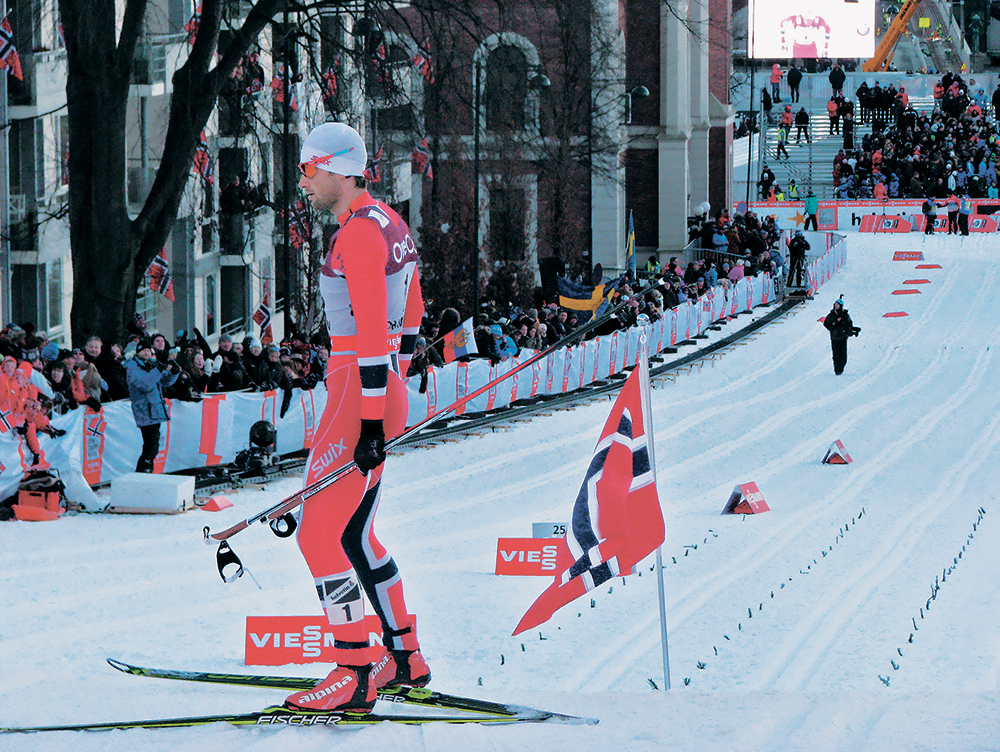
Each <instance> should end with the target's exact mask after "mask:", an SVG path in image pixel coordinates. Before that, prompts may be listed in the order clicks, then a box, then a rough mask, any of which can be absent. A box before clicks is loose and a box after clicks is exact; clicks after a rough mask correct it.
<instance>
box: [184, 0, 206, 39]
mask: <svg viewBox="0 0 1000 752" xmlns="http://www.w3.org/2000/svg"><path fill="white" fill-rule="evenodd" d="M201 6H202V4H201V3H198V7H197V8H195V9H194V14H193V15H192V16H191V18H189V19H188V22H187V23H186V24H184V31H186V32H187V33H188V44H194V40H195V37H197V36H198V28H199V27H200V26H201Z"/></svg>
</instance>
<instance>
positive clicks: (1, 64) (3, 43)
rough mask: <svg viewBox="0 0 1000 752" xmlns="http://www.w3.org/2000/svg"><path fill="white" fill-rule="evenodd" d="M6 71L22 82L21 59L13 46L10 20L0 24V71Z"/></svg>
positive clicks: (5, 18)
mask: <svg viewBox="0 0 1000 752" xmlns="http://www.w3.org/2000/svg"><path fill="white" fill-rule="evenodd" d="M5 69H6V70H8V71H10V74H11V75H12V76H13V77H14V78H16V79H17V80H18V81H23V80H24V73H22V72H21V58H20V56H19V55H18V54H17V48H16V47H15V46H14V32H13V31H12V30H11V28H10V18H9V17H4V19H3V21H2V22H0V70H5Z"/></svg>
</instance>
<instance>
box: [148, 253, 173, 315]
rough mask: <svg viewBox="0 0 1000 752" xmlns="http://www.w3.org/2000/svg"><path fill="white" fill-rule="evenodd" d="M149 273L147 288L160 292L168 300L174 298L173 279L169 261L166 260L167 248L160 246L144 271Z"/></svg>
mask: <svg viewBox="0 0 1000 752" xmlns="http://www.w3.org/2000/svg"><path fill="white" fill-rule="evenodd" d="M146 273H147V274H148V275H149V289H150V290H152V291H153V292H158V293H160V294H161V295H162V296H163V297H165V298H166V299H167V300H169V301H171V302H172V301H173V299H174V281H173V279H171V277H170V262H169V261H167V249H166V248H161V249H160V252H159V254H158V255H157V256H156V258H154V259H153V263H151V264H150V265H149V270H148V271H147V272H146Z"/></svg>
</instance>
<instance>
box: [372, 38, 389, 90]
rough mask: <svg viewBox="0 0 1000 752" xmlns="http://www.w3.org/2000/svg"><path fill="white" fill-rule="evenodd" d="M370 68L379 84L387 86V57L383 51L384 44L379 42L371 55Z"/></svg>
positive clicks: (384, 50)
mask: <svg viewBox="0 0 1000 752" xmlns="http://www.w3.org/2000/svg"><path fill="white" fill-rule="evenodd" d="M371 62H372V68H374V69H375V72H376V73H377V74H378V80H379V83H381V84H382V85H383V86H388V85H389V55H388V53H387V52H386V49H385V42H379V45H378V47H376V48H375V54H374V55H372V61H371Z"/></svg>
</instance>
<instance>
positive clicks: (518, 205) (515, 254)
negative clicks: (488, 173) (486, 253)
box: [488, 186, 527, 261]
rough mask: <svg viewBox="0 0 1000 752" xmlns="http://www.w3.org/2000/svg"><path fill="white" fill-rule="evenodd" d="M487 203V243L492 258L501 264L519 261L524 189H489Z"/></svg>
mask: <svg viewBox="0 0 1000 752" xmlns="http://www.w3.org/2000/svg"><path fill="white" fill-rule="evenodd" d="M489 202H490V203H489V207H490V226H489V235H488V243H489V248H490V252H491V254H492V256H493V257H494V258H495V259H497V260H502V261H523V260H524V257H525V251H526V250H527V240H526V237H527V232H526V231H527V203H526V199H525V195H524V189H523V188H518V187H510V186H494V187H491V188H490V193H489Z"/></svg>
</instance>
